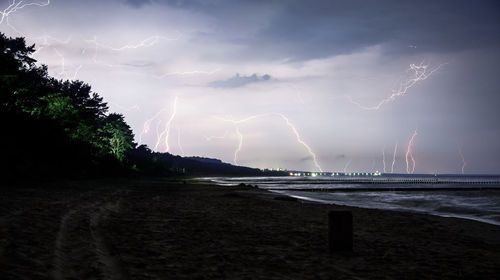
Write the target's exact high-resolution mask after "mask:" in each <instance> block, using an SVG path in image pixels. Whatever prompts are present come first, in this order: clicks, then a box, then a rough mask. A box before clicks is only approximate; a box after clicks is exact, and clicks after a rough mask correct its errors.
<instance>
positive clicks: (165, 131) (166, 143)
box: [155, 96, 178, 153]
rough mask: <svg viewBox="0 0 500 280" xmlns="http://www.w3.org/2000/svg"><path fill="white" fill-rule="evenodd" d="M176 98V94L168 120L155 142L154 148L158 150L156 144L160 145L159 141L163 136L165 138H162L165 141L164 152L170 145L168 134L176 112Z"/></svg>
mask: <svg viewBox="0 0 500 280" xmlns="http://www.w3.org/2000/svg"><path fill="white" fill-rule="evenodd" d="M177 100H178V97H177V96H176V97H175V98H174V105H173V110H172V114H171V115H170V118H169V119H168V121H167V123H166V125H165V129H164V130H163V132H162V133H160V135H159V136H158V141H157V142H156V145H155V150H158V146H159V145H160V141H161V139H162V138H163V137H164V138H165V140H164V141H165V152H166V153H167V152H168V151H169V150H170V146H169V144H168V138H169V135H170V127H171V125H172V121H173V120H174V118H175V115H176V114H177Z"/></svg>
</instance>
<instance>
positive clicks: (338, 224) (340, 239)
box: [328, 210, 353, 253]
mask: <svg viewBox="0 0 500 280" xmlns="http://www.w3.org/2000/svg"><path fill="white" fill-rule="evenodd" d="M328 242H329V244H330V253H333V252H352V246H353V245H352V244H353V234H352V212H351V211H339V210H336V211H330V212H328Z"/></svg>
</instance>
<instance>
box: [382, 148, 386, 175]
mask: <svg viewBox="0 0 500 280" xmlns="http://www.w3.org/2000/svg"><path fill="white" fill-rule="evenodd" d="M382 163H383V164H384V173H385V147H384V148H383V149H382Z"/></svg>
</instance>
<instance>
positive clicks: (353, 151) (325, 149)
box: [0, 0, 500, 174]
mask: <svg viewBox="0 0 500 280" xmlns="http://www.w3.org/2000/svg"><path fill="white" fill-rule="evenodd" d="M0 11H2V14H1V16H2V17H1V19H0V22H1V23H0V32H3V33H5V34H6V35H7V36H11V37H19V36H23V37H25V38H26V40H27V42H28V43H29V44H32V43H34V44H35V45H36V49H37V52H36V53H35V54H34V58H36V59H37V60H38V63H40V64H46V65H48V67H49V74H50V75H52V76H54V77H56V78H60V79H70V80H82V81H85V82H86V83H88V84H90V85H91V86H92V88H93V90H94V91H95V92H97V93H98V94H99V95H100V96H102V97H104V99H105V101H106V102H108V105H109V107H110V111H111V112H118V113H121V114H123V115H124V116H125V119H126V121H127V122H128V123H129V124H130V126H131V128H132V129H133V131H134V134H135V140H136V142H137V143H139V144H146V145H148V146H149V147H150V148H151V149H153V150H155V151H159V152H166V151H168V152H169V153H172V154H176V155H182V156H204V157H212V158H219V159H221V160H223V161H226V162H229V163H233V164H238V165H245V166H251V167H258V168H284V169H289V170H308V171H320V170H322V171H339V172H341V171H346V172H373V171H380V172H386V173H390V172H394V173H431V174H433V173H456V174H459V173H465V174H500V110H499V108H498V107H499V106H500V83H499V81H498V79H499V77H500V67H499V65H500V17H499V16H498V15H500V3H499V2H498V1H495V0H492V1H489V0H483V1H473V0H469V1H460V0H439V1H436V0H422V1H401V0H384V1H375V0H353V1H338V0H324V1H323V0H321V1H300V0H288V1H285V0H281V1H273V0H269V1H263V0H254V1H250V0H185V1H182V0H176V1H173V0H172V1H170V0H108V1H95V0H88V1H77V0H64V1H63V0H51V1H45V0H37V1H33V0H25V1H18V0H16V1H12V0H10V1H8V0H0Z"/></svg>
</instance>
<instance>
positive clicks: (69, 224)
mask: <svg viewBox="0 0 500 280" xmlns="http://www.w3.org/2000/svg"><path fill="white" fill-rule="evenodd" d="M96 196H99V195H98V194H95V195H94V196H93V197H90V198H89V199H95V197H96ZM120 196H121V193H118V192H116V193H113V194H110V195H108V196H106V197H104V198H101V199H100V201H97V202H93V203H85V202H82V203H80V204H79V205H76V206H74V207H72V208H70V209H69V210H68V211H67V212H66V213H65V214H64V215H63V216H62V217H61V219H60V226H59V231H58V233H57V236H56V241H55V247H54V253H53V254H54V260H53V262H54V266H53V272H52V277H53V278H54V279H57V280H61V279H68V278H72V279H85V278H100V279H127V273H126V272H125V271H124V270H123V269H122V266H121V264H120V261H119V260H118V259H116V258H115V257H114V256H113V255H112V254H111V252H110V250H109V246H108V245H107V244H108V243H107V241H106V237H105V233H104V231H103V230H102V225H104V224H105V223H106V219H107V218H108V216H109V214H110V212H118V211H119V206H120V200H121V198H120ZM111 199H114V201H110V200H111Z"/></svg>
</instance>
